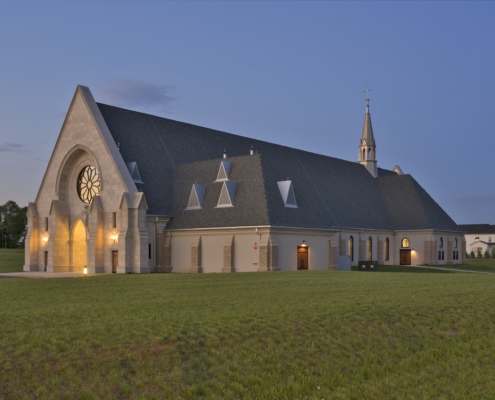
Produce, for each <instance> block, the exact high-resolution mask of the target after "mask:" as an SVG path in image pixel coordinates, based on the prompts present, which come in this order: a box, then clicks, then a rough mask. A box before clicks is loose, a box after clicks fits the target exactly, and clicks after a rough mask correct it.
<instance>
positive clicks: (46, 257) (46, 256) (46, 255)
mask: <svg viewBox="0 0 495 400" xmlns="http://www.w3.org/2000/svg"><path fill="white" fill-rule="evenodd" d="M47 266H48V251H45V272H46V267H47Z"/></svg>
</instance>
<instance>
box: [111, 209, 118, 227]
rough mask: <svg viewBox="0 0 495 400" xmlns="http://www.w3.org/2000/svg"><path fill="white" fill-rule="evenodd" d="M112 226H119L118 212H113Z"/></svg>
mask: <svg viewBox="0 0 495 400" xmlns="http://www.w3.org/2000/svg"><path fill="white" fill-rule="evenodd" d="M112 227H114V228H117V213H116V212H114V213H112Z"/></svg>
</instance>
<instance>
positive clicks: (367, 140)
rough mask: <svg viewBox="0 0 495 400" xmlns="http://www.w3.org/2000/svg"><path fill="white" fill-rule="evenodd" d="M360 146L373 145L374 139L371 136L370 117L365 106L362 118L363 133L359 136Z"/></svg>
mask: <svg viewBox="0 0 495 400" xmlns="http://www.w3.org/2000/svg"><path fill="white" fill-rule="evenodd" d="M360 144H361V146H362V145H367V146H371V145H375V137H374V136H373V127H372V126H371V115H370V113H369V108H368V106H366V114H365V116H364V125H363V133H362V135H361V143H360Z"/></svg>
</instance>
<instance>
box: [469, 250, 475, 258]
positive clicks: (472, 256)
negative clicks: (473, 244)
mask: <svg viewBox="0 0 495 400" xmlns="http://www.w3.org/2000/svg"><path fill="white" fill-rule="evenodd" d="M469 257H470V258H474V250H471V253H469Z"/></svg>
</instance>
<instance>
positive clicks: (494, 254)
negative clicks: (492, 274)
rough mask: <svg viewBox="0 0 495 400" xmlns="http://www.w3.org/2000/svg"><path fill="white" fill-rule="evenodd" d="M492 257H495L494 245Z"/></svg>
mask: <svg viewBox="0 0 495 400" xmlns="http://www.w3.org/2000/svg"><path fill="white" fill-rule="evenodd" d="M492 258H495V247H493V248H492Z"/></svg>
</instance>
